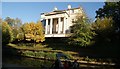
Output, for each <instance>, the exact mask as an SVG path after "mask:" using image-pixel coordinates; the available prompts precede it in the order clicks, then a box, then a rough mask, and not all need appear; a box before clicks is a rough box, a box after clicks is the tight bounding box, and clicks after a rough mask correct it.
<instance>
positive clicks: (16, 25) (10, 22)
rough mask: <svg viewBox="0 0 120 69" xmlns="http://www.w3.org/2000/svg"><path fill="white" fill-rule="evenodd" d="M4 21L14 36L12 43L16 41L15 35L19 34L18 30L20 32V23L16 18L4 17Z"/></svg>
mask: <svg viewBox="0 0 120 69" xmlns="http://www.w3.org/2000/svg"><path fill="white" fill-rule="evenodd" d="M4 21H6V22H7V23H8V25H9V26H10V27H11V29H12V32H13V36H14V38H13V41H14V40H16V38H17V35H18V34H19V33H20V32H19V30H20V26H21V25H22V21H21V20H20V19H18V18H16V19H13V18H10V17H6V18H5V20H4Z"/></svg>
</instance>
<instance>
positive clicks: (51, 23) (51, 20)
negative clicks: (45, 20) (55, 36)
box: [50, 18, 53, 34]
mask: <svg viewBox="0 0 120 69" xmlns="http://www.w3.org/2000/svg"><path fill="white" fill-rule="evenodd" d="M52 25H53V19H52V18H51V19H50V34H52Z"/></svg>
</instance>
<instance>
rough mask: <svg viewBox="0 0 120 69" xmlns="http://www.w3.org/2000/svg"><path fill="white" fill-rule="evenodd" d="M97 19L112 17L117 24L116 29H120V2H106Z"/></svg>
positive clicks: (98, 12) (97, 12)
mask: <svg viewBox="0 0 120 69" xmlns="http://www.w3.org/2000/svg"><path fill="white" fill-rule="evenodd" d="M96 14H97V15H96V17H99V18H105V17H108V18H109V17H112V19H113V21H114V22H115V24H116V29H117V28H120V23H119V22H120V1H119V2H105V5H104V6H103V8H99V9H98V10H97V11H96Z"/></svg>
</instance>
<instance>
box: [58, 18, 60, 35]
mask: <svg viewBox="0 0 120 69" xmlns="http://www.w3.org/2000/svg"><path fill="white" fill-rule="evenodd" d="M60 21H61V18H60V17H59V18H58V34H60Z"/></svg>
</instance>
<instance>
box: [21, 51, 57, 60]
mask: <svg viewBox="0 0 120 69" xmlns="http://www.w3.org/2000/svg"><path fill="white" fill-rule="evenodd" d="M23 55H24V56H30V57H38V58H47V59H56V53H49V52H43V51H39V52H32V51H25V52H23Z"/></svg>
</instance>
